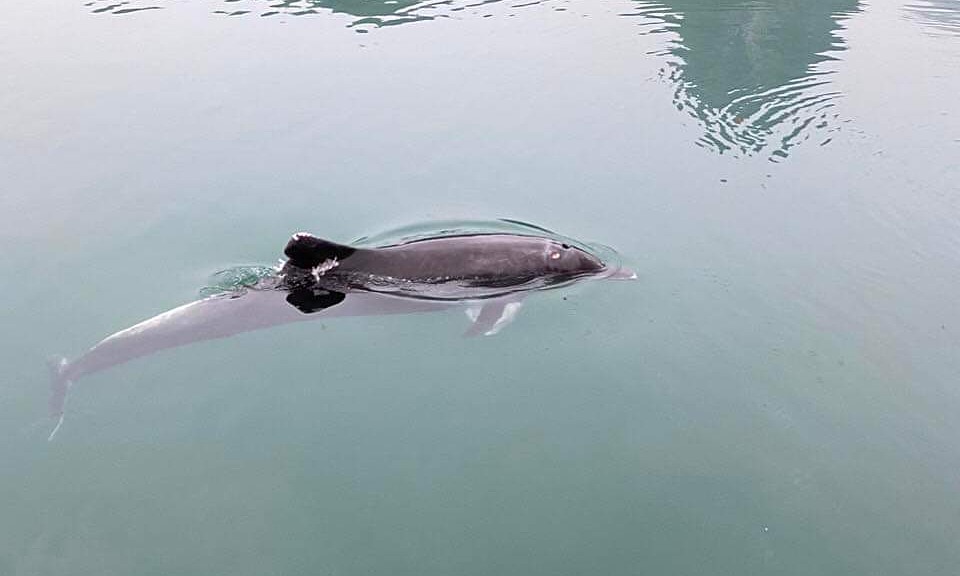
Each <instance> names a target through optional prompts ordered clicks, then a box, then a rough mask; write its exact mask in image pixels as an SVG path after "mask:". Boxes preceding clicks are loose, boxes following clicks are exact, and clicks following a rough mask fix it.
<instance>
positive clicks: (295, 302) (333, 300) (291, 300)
mask: <svg viewBox="0 0 960 576" xmlns="http://www.w3.org/2000/svg"><path fill="white" fill-rule="evenodd" d="M346 297H347V295H346V294H344V293H343V292H334V291H332V290H323V289H320V288H317V289H312V288H297V289H296V290H291V291H290V293H289V294H287V303H288V304H290V305H291V306H293V307H294V308H296V309H297V310H299V311H301V312H303V313H304V314H312V313H313V312H318V311H320V310H323V309H324V308H329V307H331V306H336V305H337V304H339V303H341V302H343V300H344V299H345V298H346Z"/></svg>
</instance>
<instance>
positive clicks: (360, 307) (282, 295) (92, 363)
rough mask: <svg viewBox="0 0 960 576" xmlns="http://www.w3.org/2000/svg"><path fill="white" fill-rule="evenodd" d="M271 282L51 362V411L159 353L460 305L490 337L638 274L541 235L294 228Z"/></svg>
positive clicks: (193, 305)
mask: <svg viewBox="0 0 960 576" xmlns="http://www.w3.org/2000/svg"><path fill="white" fill-rule="evenodd" d="M284 252H285V254H286V255H287V256H288V258H289V260H288V261H287V262H286V263H285V264H284V265H283V266H282V268H281V270H280V274H279V276H278V277H277V278H276V282H274V283H264V284H261V285H259V286H255V287H252V288H250V289H247V290H244V291H241V292H237V293H230V294H219V295H216V296H211V297H208V298H204V299H201V300H197V301H194V302H190V303H188V304H184V305H182V306H179V307H177V308H174V309H172V310H168V311H166V312H163V313H161V314H158V315H157V316H154V317H152V318H149V319H147V320H144V321H143V322H140V323H138V324H136V325H134V326H131V327H129V328H126V329H124V330H121V331H119V332H116V333H115V334H112V335H110V336H108V337H106V338H104V339H103V340H101V341H100V342H99V343H97V344H96V345H95V346H94V347H93V348H91V349H90V350H88V351H87V352H86V353H85V354H83V355H82V356H80V357H78V358H77V359H75V360H73V361H71V362H67V361H66V360H65V359H59V360H57V361H55V362H53V364H52V366H51V368H52V371H53V386H52V393H51V397H50V411H51V414H52V415H53V416H54V417H56V418H58V421H57V425H56V427H55V428H54V430H53V432H52V433H51V434H50V438H51V439H52V438H53V437H54V435H55V434H56V432H57V430H58V429H59V428H60V425H61V424H62V422H63V415H64V408H65V403H66V398H67V393H68V391H69V389H70V387H71V386H72V385H73V383H75V382H76V381H78V380H79V379H80V378H82V377H84V376H88V375H91V374H94V373H97V372H100V371H103V370H106V369H108V368H111V367H113V366H118V365H120V364H124V363H126V362H129V361H131V360H134V359H136V358H141V357H144V356H149V355H151V354H154V353H156V352H159V351H161V350H165V349H170V348H176V347H180V346H185V345H188V344H192V343H194V342H201V341H206V340H213V339H219V338H227V337H229V336H233V335H235V334H240V333H244V332H250V331H253V330H260V329H263V328H269V327H272V326H278V325H282V324H289V323H293V322H303V321H307V320H314V319H319V318H337V317H345V316H379V315H394V314H414V313H423V312H436V311H442V310H448V309H450V308H452V307H460V308H462V309H464V310H465V311H466V312H467V315H468V317H470V319H471V320H472V324H471V326H470V328H469V329H468V330H467V331H466V333H465V335H467V336H479V335H493V334H496V333H497V332H499V331H500V330H502V329H503V328H504V327H505V326H507V325H508V324H509V323H510V322H511V321H512V320H513V319H514V318H515V317H516V316H517V313H518V312H519V310H520V307H521V305H522V299H523V297H524V296H525V295H526V294H527V293H529V292H531V291H536V290H542V289H545V288H550V287H555V286H560V285H565V284H569V283H572V282H574V281H577V280H580V279H583V278H587V277H598V278H613V279H629V278H635V277H636V276H635V274H633V273H632V272H630V271H628V270H625V269H616V270H611V269H609V268H608V267H607V266H605V265H604V264H603V263H602V262H600V261H599V260H598V259H596V258H594V257H593V256H591V255H589V254H588V253H586V252H585V251H583V250H580V249H579V248H576V247H573V246H570V245H568V244H563V243H560V242H556V241H554V240H551V239H548V238H541V237H535V236H521V235H509V234H488V235H469V236H467V235H464V236H450V237H444V238H437V239H427V240H421V241H418V242H411V243H407V244H400V245H396V246H389V247H384V248H378V249H357V248H352V247H349V246H344V245H341V244H336V243H333V242H329V241H325V240H321V239H319V238H316V237H314V236H311V235H308V234H297V235H294V236H293V238H291V240H290V242H289V243H288V244H287V247H286V249H285V251H284Z"/></svg>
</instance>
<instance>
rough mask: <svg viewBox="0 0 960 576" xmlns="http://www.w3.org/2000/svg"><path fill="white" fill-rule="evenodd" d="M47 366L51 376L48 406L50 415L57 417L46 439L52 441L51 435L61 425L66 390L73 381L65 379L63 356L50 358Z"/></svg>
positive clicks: (67, 390) (64, 360)
mask: <svg viewBox="0 0 960 576" xmlns="http://www.w3.org/2000/svg"><path fill="white" fill-rule="evenodd" d="M47 366H48V367H49V368H50V377H51V381H50V400H49V403H48V406H49V408H50V416H51V417H52V418H56V419H57V424H56V425H55V426H54V427H53V430H52V431H51V432H50V436H49V437H48V438H47V441H48V442H50V441H53V437H54V436H56V435H57V431H59V430H60V426H62V425H63V413H64V408H65V407H66V404H67V392H69V391H70V386H71V385H73V382H72V381H70V380H68V379H67V376H66V374H67V366H69V363H68V362H67V359H66V358H64V357H63V356H57V357H55V358H51V359H50V360H49V361H48V362H47Z"/></svg>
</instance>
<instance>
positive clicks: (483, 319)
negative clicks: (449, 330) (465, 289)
mask: <svg viewBox="0 0 960 576" xmlns="http://www.w3.org/2000/svg"><path fill="white" fill-rule="evenodd" d="M521 306H523V302H521V301H519V300H514V299H498V300H491V301H490V302H486V303H485V304H484V305H483V306H482V307H481V308H480V309H479V310H478V309H476V308H467V310H466V313H467V317H468V318H470V319H471V320H473V324H472V325H471V326H470V328H468V329H467V331H466V332H464V333H463V335H464V336H481V335H483V336H493V335H494V334H496V333H497V332H500V331H501V330H503V329H504V328H505V327H506V326H507V324H510V323H511V322H513V320H514V318H516V317H517V313H518V312H520V307H521Z"/></svg>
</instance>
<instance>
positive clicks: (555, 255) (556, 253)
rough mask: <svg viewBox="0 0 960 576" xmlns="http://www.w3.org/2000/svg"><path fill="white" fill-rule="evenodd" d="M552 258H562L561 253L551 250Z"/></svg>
mask: <svg viewBox="0 0 960 576" xmlns="http://www.w3.org/2000/svg"><path fill="white" fill-rule="evenodd" d="M550 259H551V260H559V259H560V253H559V252H551V253H550Z"/></svg>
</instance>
